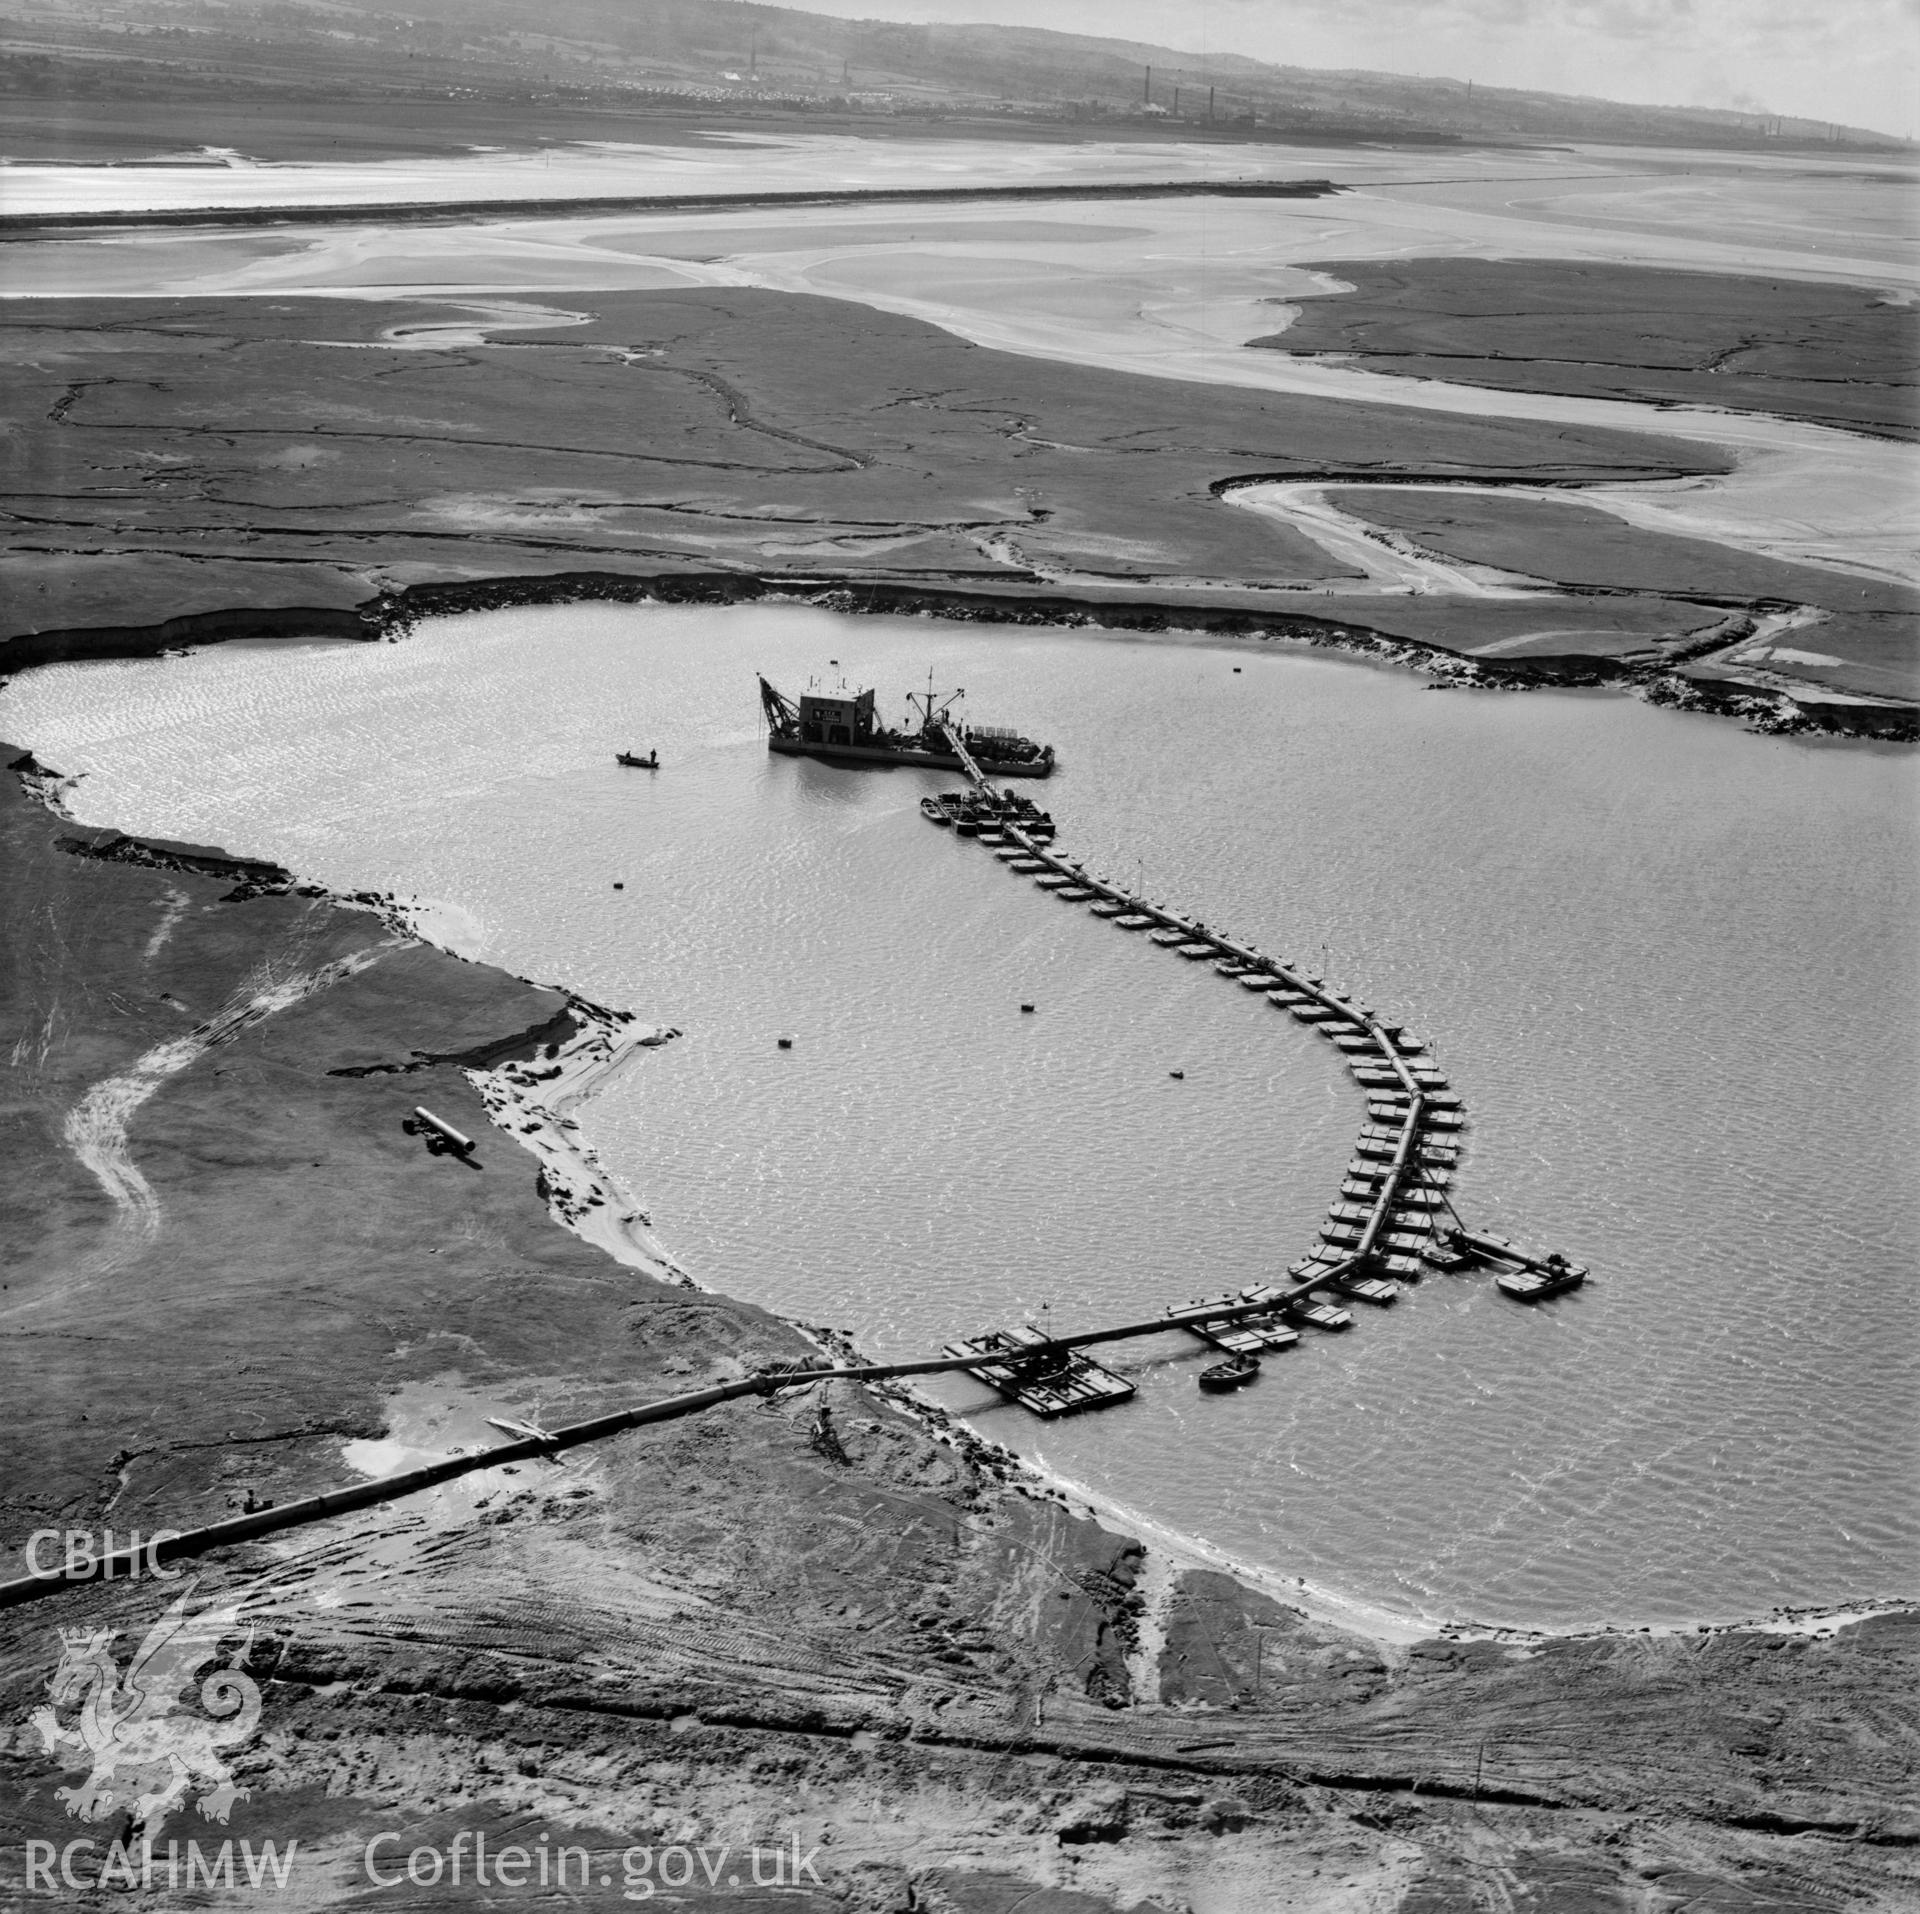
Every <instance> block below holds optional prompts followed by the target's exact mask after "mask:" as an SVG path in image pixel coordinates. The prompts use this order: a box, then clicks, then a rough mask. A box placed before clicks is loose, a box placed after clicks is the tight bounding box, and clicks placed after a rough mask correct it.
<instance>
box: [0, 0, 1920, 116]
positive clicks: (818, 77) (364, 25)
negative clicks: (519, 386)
mask: <svg viewBox="0 0 1920 1914" xmlns="http://www.w3.org/2000/svg"><path fill="white" fill-rule="evenodd" d="M0 92H5V93H9V94H12V95H13V96H15V97H21V96H28V97H36V98H40V99H46V98H49V97H60V96H71V97H75V98H81V99H96V100H99V99H109V98H128V97H136V98H145V99H154V98H196V97H198V98H216V97H217V98H220V99H223V100H226V101H228V102H231V101H232V100H233V99H234V98H235V97H236V96H239V97H247V96H258V97H305V98H309V99H312V98H336V99H338V98H345V97H352V98H366V97H368V96H370V95H372V96H379V95H392V94H401V95H413V96H417V97H439V98H443V99H444V98H447V97H450V96H451V97H467V98H478V99H498V100H520V101H528V100H531V101H547V102H572V103H577V104H583V105H597V106H615V105H619V104H621V103H622V102H645V103H647V104H650V105H658V106H670V105H672V104H673V103H675V102H676V101H677V102H681V103H684V104H687V105H695V104H698V105H699V106H701V107H702V108H703V110H704V111H705V112H706V113H707V115H708V117H711V116H712V113H713V111H714V110H715V109H716V108H719V109H721V110H724V109H725V108H727V107H728V106H730V105H737V106H739V107H741V108H745V107H748V106H753V105H757V106H758V107H759V108H761V109H762V110H764V108H765V106H766V105H768V104H769V103H773V102H779V103H780V104H782V105H784V106H786V107H787V108H789V109H791V110H795V111H802V112H805V111H834V112H845V111H848V110H857V111H863V112H869V113H875V112H877V113H885V114H893V115H900V114H908V115H925V114H949V115H951V114H967V115H979V114H993V115H1008V116H1015V117H1025V118H1037V119H1047V120H1054V121H1067V122H1074V121H1081V122H1092V123H1112V122H1119V123H1129V122H1130V123H1132V124H1134V125H1136V126H1141V125H1145V124H1147V123H1154V124H1158V125H1165V126H1169V127H1175V126H1178V127H1187V126H1206V125H1210V126H1212V127H1213V128H1214V129H1215V131H1216V132H1219V133H1223V134H1237V135H1239V136H1242V137H1245V136H1253V137H1267V138H1274V137H1294V138H1313V139H1321V140H1340V139H1347V140H1355V139H1369V140H1381V139H1391V140H1412V141H1443V142H1447V141H1462V142H1465V141H1474V142H1486V141H1494V142H1540V141H1564V140H1589V141H1615V142H1627V143H1648V144H1659V145H1667V146H1707V147H1738V148H1744V149H1749V150H1751V149H1753V148H1755V147H1763V146H1773V147H1778V146H1781V145H1791V146H1805V145H1812V144H1818V145H1824V146H1827V147H1829V148H1830V149H1831V148H1832V147H1834V146H1839V147H1844V148H1846V149H1849V150H1852V151H1856V152H1859V151H1872V152H1878V153H1889V152H1898V151H1904V150H1906V148H1905V143H1904V142H1902V141H1899V140H1895V139H1892V138H1889V137H1888V136H1886V135H1884V134H1880V133H1874V132H1871V131H1868V130H1865V129H1861V128H1857V127H1840V128H1830V127H1828V126H1826V125H1825V124H1824V123H1816V122H1813V121H1808V120H1792V119H1785V120H1783V119H1762V118H1759V117H1756V116H1755V115H1753V114H1740V113H1731V112H1724V111H1719V110H1715V109H1709V108H1705V107H1646V106H1628V105H1622V104H1620V103H1618V102H1615V101H1608V100H1592V99H1581V98H1571V97H1562V96H1560V95H1556V94H1548V93H1526V92H1518V91H1514V90H1511V89H1507V88H1492V87H1483V86H1478V85H1474V84H1471V83H1467V82H1461V81H1453V80H1432V79H1411V78H1406V77H1403V76H1400V75H1395V74H1386V73H1362V72H1334V71H1322V70H1318V69H1313V68H1305V67H1279V66H1270V65H1267V64H1265V63H1263V62H1261V61H1258V60H1250V59H1244V58H1241V57H1238V56H1235V55H1231V54H1214V55H1210V56H1208V57H1207V58H1206V59H1204V60H1202V59H1201V58H1200V57H1199V56H1197V55H1195V54H1191V53H1182V52H1177V51H1175V50H1173V49H1171V48H1167V47H1154V46H1144V45H1138V44H1135V43H1132V42H1128V41H1121V40H1103V39H1096V38H1091V37H1088V36H1086V35H1082V34H1072V33H1054V32H1049V31H1045V30H1042V29H1038V28H1028V29H1020V28H1003V27H981V26H917V25H915V26H910V25H904V24H899V23H894V22H888V21H881V20H859V21H849V20H839V19H831V18H827V17H825V16H823V15H820V14H811V13H802V12H798V11H795V10H794V9H792V8H787V7H773V6H754V5H746V4H741V0H545V3H544V4H543V5H541V6H539V7H530V6H528V5H526V4H525V0H405V3H404V4H401V3H400V0H20V3H19V4H16V5H15V6H14V7H13V9H12V11H11V14H10V15H9V16H8V17H5V18H0Z"/></svg>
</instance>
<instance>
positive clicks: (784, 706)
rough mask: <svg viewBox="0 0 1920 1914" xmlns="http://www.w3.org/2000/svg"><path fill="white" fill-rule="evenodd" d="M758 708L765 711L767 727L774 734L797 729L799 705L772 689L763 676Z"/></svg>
mask: <svg viewBox="0 0 1920 1914" xmlns="http://www.w3.org/2000/svg"><path fill="white" fill-rule="evenodd" d="M760 709H761V710H762V711H763V712H765V713H766V719H767V728H768V729H769V730H770V731H772V732H774V733H775V734H776V735H779V734H782V733H787V732H793V733H797V732H798V731H799V729H800V707H799V706H798V705H796V704H795V703H794V702H793V700H792V699H791V698H787V697H783V696H782V695H781V694H780V693H779V692H777V691H776V690H774V688H773V687H772V685H770V684H768V683H767V681H766V679H764V678H762V679H761V680H760Z"/></svg>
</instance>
